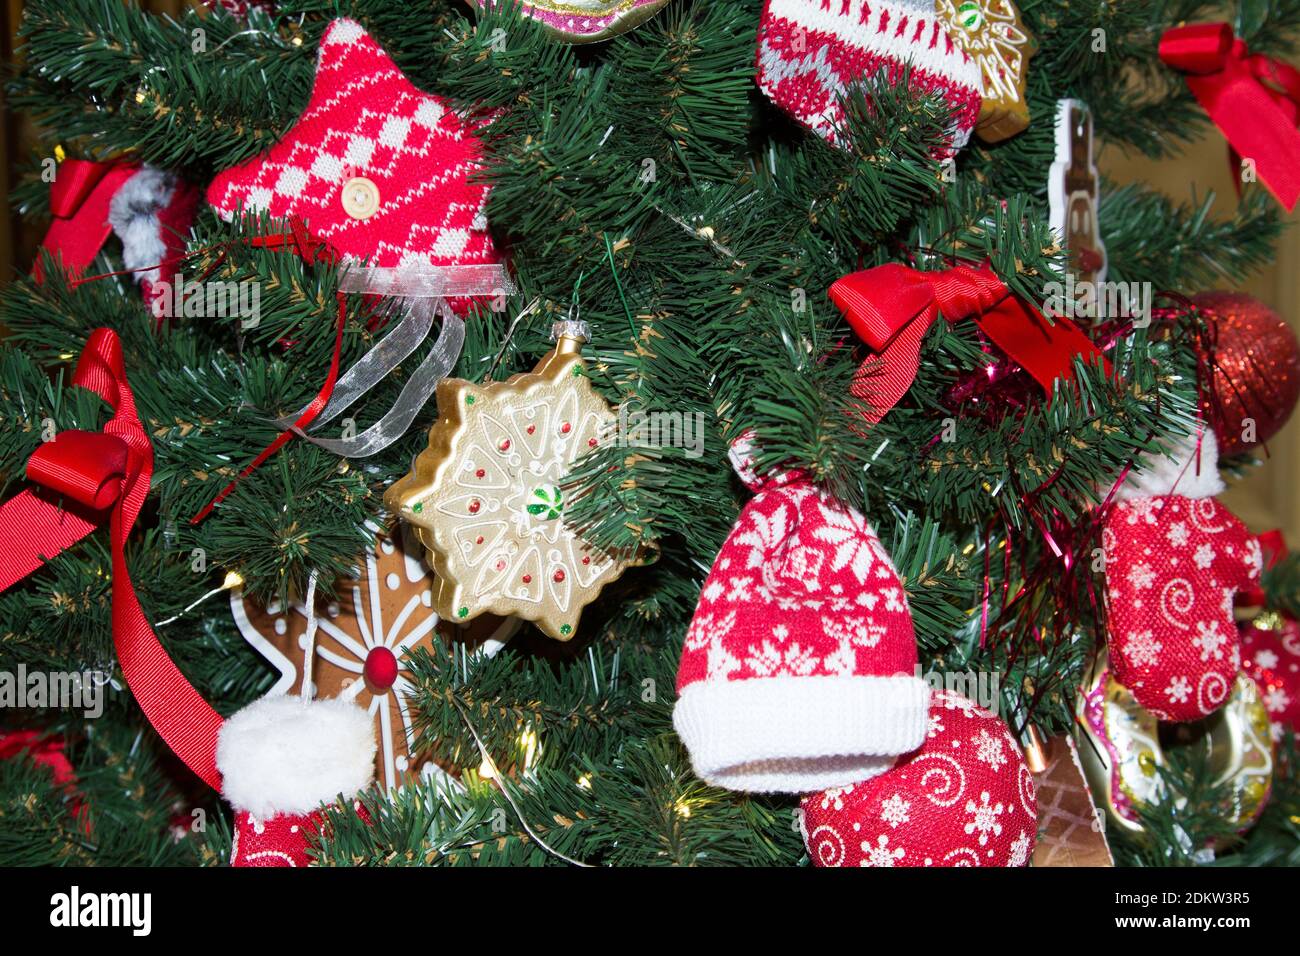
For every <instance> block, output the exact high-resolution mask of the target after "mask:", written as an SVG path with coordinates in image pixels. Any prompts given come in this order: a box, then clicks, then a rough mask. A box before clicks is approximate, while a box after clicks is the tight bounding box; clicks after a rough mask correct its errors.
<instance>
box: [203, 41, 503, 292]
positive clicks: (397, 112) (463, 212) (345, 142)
mask: <svg viewBox="0 0 1300 956" xmlns="http://www.w3.org/2000/svg"><path fill="white" fill-rule="evenodd" d="M475 128H476V127H475V124H474V123H473V122H472V121H470V120H467V119H463V118H462V117H460V116H458V115H457V114H456V113H454V112H452V109H451V107H450V105H449V104H447V103H446V102H445V101H443V100H442V99H440V98H439V97H437V96H433V95H432V94H429V93H425V92H422V91H421V90H418V89H416V88H415V86H414V85H412V83H411V82H410V80H408V79H407V78H406V77H405V75H403V74H402V72H401V71H400V70H399V69H398V68H397V67H396V65H395V64H394V63H393V61H392V60H391V59H390V58H389V57H388V54H386V53H385V52H384V51H383V50H382V49H380V47H379V45H378V44H377V43H376V42H375V41H374V40H373V39H372V38H371V36H370V35H369V34H368V33H366V31H365V30H364V29H363V28H362V26H361V24H359V23H357V22H356V21H355V20H347V19H340V20H335V21H334V22H333V23H331V24H330V26H329V28H328V29H327V30H326V32H325V36H324V38H323V39H322V41H321V48H320V57H319V60H318V63H317V67H316V83H315V86H314V88H313V89H312V94H311V99H310V101H309V102H308V104H307V108H306V110H304V112H303V113H302V115H301V116H299V117H298V120H297V121H296V122H295V123H294V125H293V128H292V129H290V130H289V131H288V133H286V135H285V137H284V139H283V140H281V141H280V142H279V143H277V144H276V145H275V146H274V147H272V148H271V149H270V150H269V151H267V152H266V153H264V154H262V155H260V156H256V157H254V158H253V159H251V160H249V161H248V162H246V163H243V164H241V165H239V166H236V167H235V168H233V169H229V170H226V171H225V172H223V173H221V174H220V175H219V176H217V178H216V179H215V180H213V182H212V185H211V186H210V187H209V188H208V201H209V202H210V203H211V204H212V206H213V208H214V209H215V210H216V212H217V213H218V215H220V216H222V217H223V218H225V219H231V218H233V217H234V216H235V214H236V213H237V212H238V211H239V210H240V209H244V210H249V211H251V210H257V211H262V212H266V213H269V214H270V215H271V216H273V217H276V218H288V217H290V216H298V217H301V218H302V219H303V220H304V221H305V222H306V223H307V226H308V228H309V229H310V230H311V232H312V234H313V235H315V236H317V237H319V238H320V239H323V240H325V241H326V242H328V243H329V244H330V245H331V246H332V247H333V248H334V249H335V251H337V252H338V253H339V254H340V255H341V256H342V257H344V258H345V259H347V260H351V261H365V262H367V263H368V264H369V265H370V266H374V267H381V268H393V267H401V268H403V269H411V270H416V271H422V270H428V269H429V268H430V267H437V266H448V265H474V264H487V263H495V262H496V261H497V255H496V251H495V249H494V248H493V245H492V239H491V237H490V236H489V235H488V232H487V220H486V218H485V216H484V214H483V204H484V202H486V200H487V194H488V188H487V186H486V185H485V184H483V183H481V182H471V181H470V177H471V175H472V174H474V173H475V172H477V171H478V170H479V169H480V168H481V165H482V164H481V157H482V147H481V146H480V144H479V141H478V139H477V138H476V137H475V135H474V130H475Z"/></svg>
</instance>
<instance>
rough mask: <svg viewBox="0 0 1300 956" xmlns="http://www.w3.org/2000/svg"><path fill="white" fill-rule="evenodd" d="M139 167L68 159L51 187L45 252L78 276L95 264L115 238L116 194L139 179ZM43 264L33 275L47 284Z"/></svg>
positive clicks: (38, 265)
mask: <svg viewBox="0 0 1300 956" xmlns="http://www.w3.org/2000/svg"><path fill="white" fill-rule="evenodd" d="M138 169H139V167H138V166H135V165H132V164H129V163H96V162H92V161H91V160H89V159H65V160H64V161H63V162H61V163H59V165H58V167H57V168H56V169H55V171H54V182H53V183H51V184H50V214H51V215H52V216H53V217H54V222H52V223H51V224H50V228H49V230H48V231H47V232H46V233H45V239H44V240H42V242H41V248H43V249H46V250H48V251H49V253H50V255H52V256H54V257H55V258H58V259H61V260H62V261H63V267H64V268H65V269H67V270H68V271H69V272H71V273H72V274H73V275H76V274H78V273H80V272H82V271H84V270H85V268H86V267H87V266H88V265H90V263H91V262H93V261H94V259H95V256H97V255H99V250H100V249H102V248H104V243H105V242H107V241H108V237H109V236H110V235H112V232H113V227H112V225H110V224H109V221H108V209H109V205H110V204H111V203H112V201H113V194H114V193H116V192H117V191H118V190H119V189H121V188H122V185H123V184H124V183H125V182H126V181H127V180H128V179H130V178H131V177H132V176H134V175H135V173H136V171H137V170H138ZM42 271H43V270H42V268H41V260H40V259H37V260H36V266H35V268H34V269H33V270H32V274H33V275H34V276H35V277H36V281H37V282H42V281H44V276H43V275H42Z"/></svg>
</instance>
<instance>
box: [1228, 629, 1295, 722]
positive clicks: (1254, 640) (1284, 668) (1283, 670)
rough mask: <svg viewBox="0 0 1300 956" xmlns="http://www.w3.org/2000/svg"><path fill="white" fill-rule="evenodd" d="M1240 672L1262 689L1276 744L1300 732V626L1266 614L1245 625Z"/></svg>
mask: <svg viewBox="0 0 1300 956" xmlns="http://www.w3.org/2000/svg"><path fill="white" fill-rule="evenodd" d="M1241 669H1242V670H1244V671H1245V672H1246V673H1247V674H1249V675H1250V676H1251V677H1252V678H1254V680H1255V683H1256V684H1258V685H1259V691H1260V698H1261V699H1262V700H1263V702H1264V706H1265V707H1266V708H1267V709H1268V717H1269V731H1270V733H1271V735H1272V738H1273V740H1274V741H1275V742H1276V741H1278V740H1281V739H1282V735H1283V734H1284V733H1285V732H1286V731H1287V730H1290V731H1292V732H1296V731H1300V622H1298V621H1296V620H1295V619H1294V618H1290V617H1287V616H1286V615H1284V614H1280V613H1278V612H1277V611H1265V612H1263V613H1262V614H1260V615H1259V616H1258V617H1256V618H1255V619H1254V620H1252V621H1249V622H1247V623H1245V624H1242V626H1241Z"/></svg>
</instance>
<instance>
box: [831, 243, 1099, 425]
mask: <svg viewBox="0 0 1300 956" xmlns="http://www.w3.org/2000/svg"><path fill="white" fill-rule="evenodd" d="M830 297H831V299H832V301H834V303H835V304H836V306H838V307H839V309H840V311H841V312H843V313H844V315H845V317H846V318H847V319H848V321H849V325H851V326H852V327H853V331H855V332H856V333H857V334H858V336H859V337H860V338H861V339H862V341H863V342H865V343H866V344H867V345H869V346H870V347H871V348H872V349H873V350H874V351H875V352H876V353H878V359H868V360H867V361H865V362H863V363H862V366H861V367H860V368H859V369H858V374H857V375H856V376H855V377H854V381H853V386H852V389H851V391H852V392H853V394H854V395H856V396H857V397H858V398H863V399H866V400H868V401H869V402H870V410H869V411H868V412H867V413H866V416H865V417H866V418H867V420H868V421H870V422H873V423H874V422H877V421H879V420H880V419H881V418H883V417H884V415H885V413H886V412H888V411H889V410H890V409H891V408H893V407H894V406H895V405H896V404H898V400H899V399H900V398H902V397H903V395H904V394H905V393H906V392H907V390H908V388H910V387H911V385H912V381H913V380H914V379H915V378H916V370H917V368H918V367H919V365H920V350H921V340H922V339H923V338H924V337H925V333H926V332H927V331H928V330H929V328H930V326H931V324H932V323H933V322H934V320H935V319H936V318H938V316H939V314H940V313H942V314H943V315H944V317H945V318H946V319H947V320H948V321H949V322H956V321H959V320H961V319H966V318H969V317H971V316H974V317H975V321H976V323H977V324H978V325H979V327H980V329H981V330H982V331H983V332H984V334H985V335H987V336H988V337H989V338H990V339H991V340H992V341H993V342H994V344H996V345H997V346H998V347H999V348H1000V349H1002V351H1004V352H1006V353H1007V355H1008V356H1010V357H1011V359H1012V360H1013V361H1015V362H1016V363H1018V364H1019V365H1021V366H1023V367H1024V369H1025V370H1026V371H1028V372H1029V374H1031V375H1032V376H1033V377H1034V378H1035V379H1036V380H1037V381H1038V383H1039V384H1040V385H1042V387H1043V388H1044V389H1045V390H1046V391H1047V392H1048V393H1049V394H1050V392H1051V390H1052V384H1053V383H1054V382H1055V381H1056V379H1058V378H1064V379H1066V380H1067V381H1068V380H1069V379H1070V378H1071V377H1072V376H1073V373H1074V369H1073V362H1074V357H1075V356H1076V355H1080V356H1083V358H1084V359H1085V360H1086V361H1089V362H1091V361H1095V360H1096V359H1097V358H1100V357H1101V352H1100V351H1098V349H1097V347H1096V346H1095V345H1094V344H1093V343H1092V341H1091V340H1090V339H1089V338H1088V337H1087V336H1086V335H1084V334H1083V333H1082V332H1081V331H1079V329H1078V328H1077V327H1076V326H1075V325H1074V324H1072V323H1071V322H1069V321H1068V320H1066V319H1064V318H1057V319H1056V320H1055V324H1048V322H1047V320H1046V319H1045V318H1044V317H1043V315H1042V314H1041V313H1040V312H1038V310H1037V309H1035V308H1033V307H1032V306H1030V305H1029V304H1028V303H1026V302H1024V301H1022V300H1021V299H1020V298H1018V297H1017V296H1015V295H1013V294H1012V292H1011V290H1010V289H1008V288H1007V286H1006V284H1005V283H1004V282H1003V281H1002V280H1001V279H999V278H998V276H997V274H996V273H995V272H994V271H993V270H992V269H990V268H989V267H988V266H987V265H984V266H981V267H979V268H976V267H974V266H967V265H961V266H955V267H954V268H951V269H944V270H942V271H939V272H918V271H917V270H916V269H911V268H908V267H907V266H904V265H899V264H898V263H888V264H886V265H883V266H876V267H875V268H874V269H865V270H863V271H861V272H854V273H852V274H850V275H847V276H844V277H843V278H842V279H839V280H837V281H836V282H835V284H834V285H832V286H831V289H830ZM1102 362H1103V364H1105V359H1104V358H1102ZM1107 370H1109V366H1108V365H1107Z"/></svg>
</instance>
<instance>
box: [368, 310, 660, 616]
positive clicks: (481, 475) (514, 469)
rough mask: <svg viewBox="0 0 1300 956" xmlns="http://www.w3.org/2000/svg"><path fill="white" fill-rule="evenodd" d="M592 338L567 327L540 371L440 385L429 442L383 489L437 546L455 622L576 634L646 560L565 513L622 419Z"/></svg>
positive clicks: (434, 558) (444, 601)
mask: <svg viewBox="0 0 1300 956" xmlns="http://www.w3.org/2000/svg"><path fill="white" fill-rule="evenodd" d="M566 324H567V323H566ZM581 342H582V339H581V338H580V337H575V336H573V335H563V334H562V335H561V336H560V337H559V339H558V341H557V344H556V347H555V350H554V351H552V352H551V353H550V354H548V355H547V356H546V357H545V358H543V359H542V361H541V362H540V363H539V364H538V365H537V367H536V368H535V369H534V370H533V371H532V372H529V373H525V374H522V375H516V376H514V377H513V378H511V379H509V380H507V381H505V382H492V383H488V384H485V385H475V384H473V383H471V382H467V381H464V380H461V379H446V380H444V381H443V382H441V383H440V384H439V385H438V393H437V401H438V409H439V412H440V418H439V420H438V422H437V423H436V424H435V425H434V426H433V427H432V428H430V429H429V447H428V448H427V449H426V450H425V451H424V452H422V453H421V454H420V455H419V456H418V457H417V458H416V460H415V466H414V469H413V470H412V472H411V473H410V474H408V475H406V477H404V478H402V479H401V480H400V481H398V482H396V483H394V484H393V486H392V487H391V488H389V489H388V492H387V493H386V494H385V496H384V501H385V502H386V503H387V505H388V507H389V508H390V509H391V510H393V511H396V512H398V513H399V514H401V516H402V517H403V518H404V519H405V520H407V521H409V522H410V523H411V524H412V525H414V526H415V528H416V533H417V534H418V535H419V537H420V540H421V542H422V543H423V544H424V545H425V547H426V548H427V549H428V551H429V559H430V562H431V563H432V564H433V566H434V568H435V570H436V571H437V574H438V587H437V589H436V591H435V595H434V607H435V608H436V609H437V611H438V613H439V614H442V615H443V616H444V617H446V618H448V619H449V620H452V621H455V622H457V623H462V622H464V621H467V620H471V619H473V618H475V617H477V616H478V615H480V614H484V613H491V614H500V615H513V616H515V617H520V618H523V619H525V620H529V621H533V622H534V623H535V624H537V626H538V627H539V628H540V629H541V630H542V631H543V632H544V633H545V634H547V635H548V636H549V637H552V638H554V639H556V640H560V641H567V640H569V639H570V638H572V637H573V636H574V634H575V633H576V632H577V627H578V619H579V617H580V616H581V614H582V609H583V608H584V607H586V605H588V604H589V603H591V602H592V601H593V600H595V599H596V597H597V596H598V595H599V594H600V591H601V589H602V588H604V587H605V585H607V584H609V583H610V582H612V581H615V580H617V579H618V578H619V577H620V576H621V575H622V574H623V572H624V570H626V568H627V567H628V566H630V565H632V564H635V563H639V562H637V561H636V560H635V556H628V555H611V554H608V553H606V552H603V551H600V550H598V549H596V548H594V547H593V546H591V545H590V544H589V543H588V542H586V541H585V540H584V539H583V538H582V537H581V536H579V535H578V533H577V532H576V531H575V530H574V529H573V528H572V527H571V526H570V525H569V523H568V522H567V521H566V520H565V513H566V508H567V506H568V504H569V502H567V501H566V500H565V496H564V493H563V491H562V489H561V487H560V484H561V481H562V480H563V478H564V476H565V475H566V474H567V473H568V471H569V469H570V467H571V466H572V465H573V462H574V461H575V460H576V459H577V458H578V457H579V456H580V455H581V454H583V453H585V452H587V451H588V450H590V449H591V448H594V447H595V446H596V445H597V444H599V441H600V437H601V435H602V434H603V433H604V432H605V431H606V430H607V429H609V428H612V427H613V426H614V424H615V422H616V418H615V415H614V412H613V410H612V409H611V408H610V406H609V404H608V403H607V402H606V401H605V400H604V398H602V397H601V395H600V394H599V393H598V392H597V391H596V390H595V389H594V388H593V387H592V385H591V381H590V380H589V378H588V377H587V371H586V365H585V364H584V362H583V360H582V355H581V353H580V347H581Z"/></svg>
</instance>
